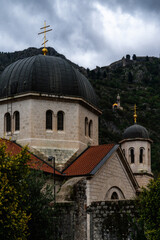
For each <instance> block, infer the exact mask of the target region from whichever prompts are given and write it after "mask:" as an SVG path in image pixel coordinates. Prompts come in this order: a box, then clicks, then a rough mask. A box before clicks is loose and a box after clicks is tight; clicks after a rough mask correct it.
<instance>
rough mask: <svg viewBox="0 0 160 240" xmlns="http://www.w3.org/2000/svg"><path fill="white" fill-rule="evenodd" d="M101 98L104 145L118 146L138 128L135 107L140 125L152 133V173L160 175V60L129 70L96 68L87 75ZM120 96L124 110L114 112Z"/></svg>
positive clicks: (132, 63) (140, 63) (147, 60)
mask: <svg viewBox="0 0 160 240" xmlns="http://www.w3.org/2000/svg"><path fill="white" fill-rule="evenodd" d="M86 73H87V76H88V78H89V80H90V81H91V83H92V85H93V87H94V89H95V91H96V93H97V95H98V97H99V106H100V109H101V110H102V112H103V114H102V116H101V118H100V144H102V143H109V142H116V143H117V142H118V141H120V140H121V138H122V133H123V132H124V130H125V128H127V127H129V126H130V125H132V124H134V121H133V114H134V110H133V108H134V104H137V115H138V119H137V123H138V124H140V125H142V126H144V127H146V128H147V130H148V131H149V135H150V138H151V139H152V140H153V144H152V169H153V172H154V173H155V175H158V173H159V172H160V151H159V145H160V124H159V116H160V59H158V58H154V57H151V58H149V57H145V58H143V59H142V61H138V58H137V60H133V61H130V63H129V64H126V66H117V67H114V68H112V67H103V68H96V69H94V70H92V71H90V70H87V71H86ZM117 94H119V95H120V97H121V106H122V107H123V111H122V110H116V111H113V110H112V104H113V103H114V102H116V98H117Z"/></svg>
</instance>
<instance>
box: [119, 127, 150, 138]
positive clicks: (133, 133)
mask: <svg viewBox="0 0 160 240" xmlns="http://www.w3.org/2000/svg"><path fill="white" fill-rule="evenodd" d="M127 138H145V139H149V134H148V131H147V129H146V128H145V127H142V126H141V125H138V124H134V125H132V126H130V127H128V128H126V130H125V131H124V133H123V139H127Z"/></svg>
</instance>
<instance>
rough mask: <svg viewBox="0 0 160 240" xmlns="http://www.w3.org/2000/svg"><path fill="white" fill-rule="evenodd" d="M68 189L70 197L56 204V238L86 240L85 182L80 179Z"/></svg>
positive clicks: (61, 239)
mask: <svg viewBox="0 0 160 240" xmlns="http://www.w3.org/2000/svg"><path fill="white" fill-rule="evenodd" d="M69 188H70V195H69V196H68V195H66V199H68V200H69V201H66V199H63V201H61V202H60V201H59V202H57V203H56V207H55V212H56V215H55V221H56V223H55V222H54V224H53V227H55V226H56V227H55V229H56V234H57V238H56V239H60V240H63V239H65V240H82V239H83V240H86V239H87V225H86V222H87V212H86V193H85V192H86V180H85V179H82V180H80V181H78V183H76V184H75V185H74V186H73V188H71V186H70V187H69Z"/></svg>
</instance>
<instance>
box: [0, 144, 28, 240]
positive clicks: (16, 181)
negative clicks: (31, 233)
mask: <svg viewBox="0 0 160 240" xmlns="http://www.w3.org/2000/svg"><path fill="white" fill-rule="evenodd" d="M29 159H30V156H29V154H27V149H26V148H24V149H22V151H21V152H20V153H19V154H17V155H12V156H11V155H10V154H9V153H7V152H6V146H5V144H1V145H0V239H10V240H11V239H19V240H20V239H27V236H28V225H27V224H28V221H29V219H30V214H28V204H27V203H26V201H27V197H28V192H27V182H26V176H27V175H28V172H29V169H28V166H27V164H26V163H27V161H29Z"/></svg>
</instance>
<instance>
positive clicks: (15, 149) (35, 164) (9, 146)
mask: <svg viewBox="0 0 160 240" xmlns="http://www.w3.org/2000/svg"><path fill="white" fill-rule="evenodd" d="M0 143H5V145H6V151H7V152H8V153H11V154H12V155H16V154H18V153H19V152H20V151H21V150H22V147H21V146H20V145H18V144H16V143H15V142H12V141H9V140H6V139H0ZM30 155H31V161H30V162H28V165H29V167H30V168H33V169H37V170H41V171H44V172H47V173H53V172H54V169H53V167H51V166H49V165H48V164H47V163H46V162H44V161H43V160H41V159H39V158H38V157H36V156H35V155H34V154H32V153H30ZM55 174H57V175H61V173H59V172H58V171H57V170H55Z"/></svg>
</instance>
